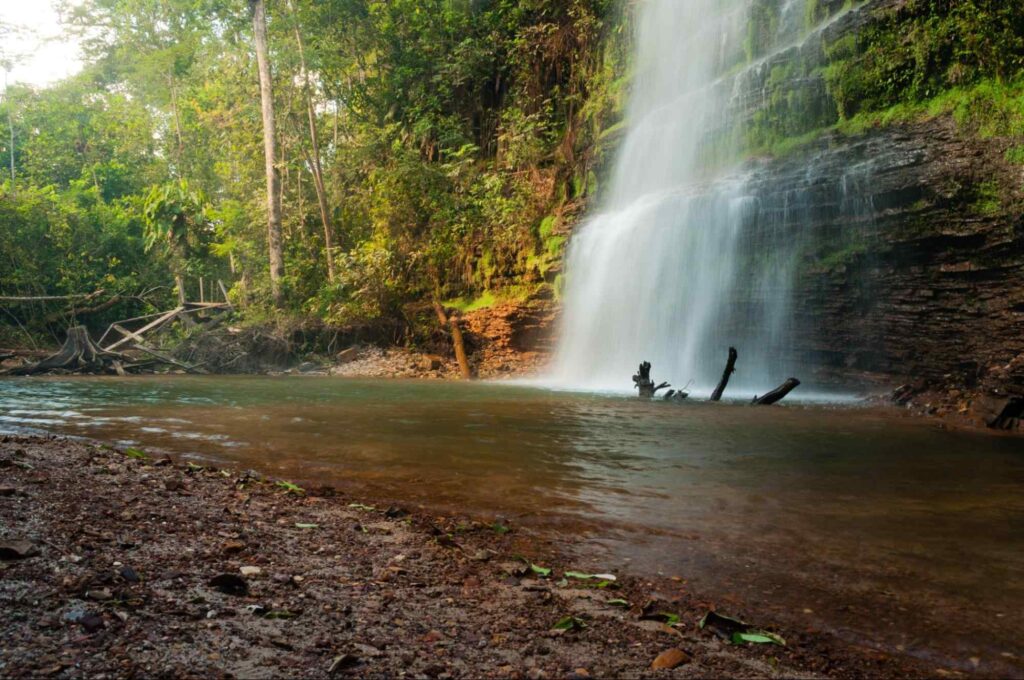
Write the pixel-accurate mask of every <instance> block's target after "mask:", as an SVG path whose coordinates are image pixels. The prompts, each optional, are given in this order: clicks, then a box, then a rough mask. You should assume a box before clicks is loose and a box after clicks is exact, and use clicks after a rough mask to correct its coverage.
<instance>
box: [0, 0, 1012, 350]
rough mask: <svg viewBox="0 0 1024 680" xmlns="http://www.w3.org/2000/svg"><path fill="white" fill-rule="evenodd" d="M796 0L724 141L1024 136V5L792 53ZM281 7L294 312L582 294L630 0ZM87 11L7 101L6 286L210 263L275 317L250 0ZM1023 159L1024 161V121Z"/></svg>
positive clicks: (808, 41) (778, 15)
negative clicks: (72, 48) (915, 126)
mask: <svg viewBox="0 0 1024 680" xmlns="http://www.w3.org/2000/svg"><path fill="white" fill-rule="evenodd" d="M737 4H739V3H737ZM783 4H784V3H782V2H781V0H753V1H752V2H751V3H750V8H751V14H750V16H749V21H748V24H749V26H748V28H749V30H748V31H747V39H746V41H745V44H744V45H743V49H742V50H740V49H737V50H735V55H734V56H730V57H729V59H730V60H732V61H730V63H728V64H724V65H723V70H726V71H729V72H730V73H743V74H751V73H752V74H754V75H756V77H758V78H762V79H763V82H759V83H757V85H758V86H759V87H760V91H761V93H762V100H761V104H760V106H759V107H757V108H756V109H755V110H753V111H752V112H751V114H750V116H749V117H748V118H745V119H744V120H742V121H740V124H739V125H738V126H737V129H735V130H726V131H724V132H722V134H727V135H734V136H735V137H736V139H737V140H738V142H739V143H738V144H709V147H721V148H724V149H727V150H729V152H730V153H731V152H733V151H736V152H738V153H740V154H742V155H744V156H748V155H752V154H765V153H768V154H779V153H785V152H787V151H789V150H792V149H794V148H797V147H799V146H800V145H801V144H803V143H805V142H807V141H808V140H811V139H813V138H815V137H816V136H817V135H818V134H820V133H821V132H822V131H824V130H834V129H837V128H838V129H840V130H843V131H847V132H860V131H862V130H864V129H866V128H868V127H870V126H873V125H879V124H887V123H890V122H895V121H906V120H913V119H914V118H915V117H919V116H932V115H939V114H947V113H952V114H953V115H954V116H955V117H956V119H957V120H958V121H959V122H960V123H961V124H962V126H963V128H964V129H965V130H968V131H969V132H971V133H972V134H980V135H984V136H1013V135H1024V80H1022V78H1021V73H1022V71H1024V3H1019V2H1005V0H907V2H902V3H896V4H895V5H893V6H891V8H890V9H888V10H885V11H882V12H878V13H876V15H875V16H874V17H873V19H872V20H871V21H870V22H867V23H861V24H858V28H857V30H841V31H823V32H818V31H817V30H816V27H819V26H821V25H823V23H827V22H829V21H830V19H832V18H836V17H840V15H841V14H843V13H847V12H853V11H856V10H857V9H858V8H861V7H863V6H864V4H863V3H862V2H854V1H853V0H811V1H809V2H808V3H807V5H806V9H807V12H806V18H805V20H806V36H805V39H804V41H803V43H802V44H801V47H800V49H799V50H798V51H796V52H793V51H787V52H784V53H783V55H782V56H783V57H784V58H778V59H775V58H772V54H771V52H772V50H776V48H777V47H778V46H775V45H774V44H773V40H774V36H776V35H777V34H778V29H779V25H780V24H779V22H780V21H782V7H783ZM267 6H268V12H269V42H270V58H271V63H272V67H273V71H274V105H275V108H276V118H277V129H276V130H275V131H274V132H275V135H276V138H277V140H278V146H279V149H280V158H279V159H278V168H279V171H280V174H281V177H282V180H283V182H282V189H281V198H282V203H283V206H284V211H283V212H284V224H283V231H284V248H285V272H286V275H285V279H284V289H285V300H286V303H285V304H286V307H287V309H288V311H290V312H295V313H306V314H313V315H316V316H318V317H321V318H324V319H326V320H328V321H330V322H332V323H337V324H347V323H360V324H367V323H369V324H372V323H375V322H377V321H382V320H383V321H388V322H389V323H390V322H394V321H395V320H398V321H400V322H402V323H407V322H408V321H409V319H410V316H409V315H410V312H409V309H410V303H411V302H415V301H422V300H424V299H425V298H429V297H430V296H432V295H436V294H440V295H441V296H443V297H444V298H446V299H448V300H450V301H451V302H452V304H456V305H458V306H462V307H464V308H473V307H478V306H480V305H484V304H490V303H493V302H494V301H496V300H499V299H501V297H502V296H507V295H517V296H526V295H548V296H550V295H557V289H558V285H559V282H560V277H559V275H558V267H557V266H556V264H557V263H558V262H559V261H560V258H561V254H562V250H563V247H564V243H565V227H566V225H567V224H568V223H569V222H570V221H571V220H572V219H574V218H575V216H576V214H577V213H578V209H579V207H580V203H581V201H582V199H585V198H586V197H587V196H588V195H590V194H593V192H594V191H595V189H596V187H597V185H598V184H599V183H600V179H601V177H602V172H601V169H602V167H603V165H604V161H605V160H606V159H607V157H608V153H607V152H608V150H609V148H610V147H611V146H612V143H613V142H614V140H615V139H616V138H617V136H618V135H617V134H616V133H617V132H618V131H619V130H620V129H621V116H622V111H623V108H624V99H625V92H626V83H627V82H628V68H629V64H628V61H629V58H628V54H629V52H630V44H629V43H630V36H631V35H632V27H631V15H630V12H631V11H632V6H631V5H629V4H628V3H623V2H619V1H617V0H388V1H383V0H269V1H268V3H267ZM73 17H74V25H75V26H76V27H77V30H80V31H81V32H82V34H83V35H84V36H85V38H86V44H87V51H88V66H87V68H86V69H85V71H84V72H82V73H81V74H79V75H78V76H76V77H74V78H72V79H69V80H67V81H65V82H62V83H60V84H58V85H56V86H53V87H50V88H46V89H38V90H36V89H31V88H25V87H12V88H11V89H10V90H9V91H8V92H7V93H6V96H5V97H4V100H3V102H2V104H0V121H7V120H8V118H9V119H10V121H11V122H12V124H13V128H14V133H15V143H14V148H13V150H12V149H10V148H9V145H8V142H7V141H6V135H2V136H0V138H3V139H2V141H0V155H2V156H3V158H4V159H5V160H6V159H7V158H8V156H9V154H11V153H13V156H14V165H15V169H16V177H15V179H14V180H13V181H12V180H11V179H10V178H7V179H6V180H4V182H3V184H0V295H43V294H46V295H61V294H71V293H88V292H92V291H95V290H99V289H102V290H104V291H105V296H106V297H108V296H111V295H117V296H118V298H117V299H116V300H115V301H114V302H113V303H112V304H110V305H107V306H104V307H102V308H101V309H89V308H87V309H85V310H79V312H78V315H79V317H80V320H82V321H85V322H88V323H89V324H91V325H93V326H101V325H103V324H105V323H107V322H109V321H110V320H113V319H116V318H123V317H125V316H128V315H131V314H134V313H144V312H149V311H152V310H153V309H154V308H163V307H166V306H168V305H170V304H171V303H172V302H173V300H174V297H175V291H174V281H175V278H176V277H180V278H181V280H182V281H183V282H184V286H185V288H186V291H187V292H188V294H189V297H195V296H196V288H197V279H198V277H200V276H202V277H204V278H206V279H207V280H210V279H221V280H223V281H224V282H225V284H226V285H227V287H228V288H230V289H231V291H232V292H231V294H232V296H233V298H234V299H235V300H236V301H243V302H246V303H247V307H248V309H250V310H252V312H251V313H253V314H261V313H262V310H263V309H265V308H266V307H268V306H269V301H270V299H271V296H270V295H269V280H268V257H267V236H266V230H267V229H266V212H267V208H266V195H265V188H264V158H263V147H262V139H261V125H262V123H261V116H260V101H259V85H258V80H257V75H256V64H255V58H254V54H253V47H252V25H251V21H250V15H249V12H248V3H246V2H242V1H241V0H159V1H156V0H85V1H84V2H83V3H81V4H80V5H75V8H74V14H73ZM737 47H738V46H737ZM761 60H768V61H766V62H765V63H767V64H768V67H767V68H761V67H760V66H759V64H760V63H761ZM733 62H735V63H733ZM740 62H743V63H740ZM755 67H756V68H755ZM745 77H746V75H745ZM310 111H312V112H313V114H312V119H313V124H314V125H315V129H316V132H317V134H318V137H319V144H318V150H319V157H318V158H314V154H315V153H316V151H315V150H314V145H313V143H312V134H311V133H312V131H311V129H310V115H309V112H310ZM713 160H714V162H721V163H727V162H733V161H735V160H736V159H735V158H733V157H731V156H730V157H728V158H721V159H713ZM1007 160H1009V161H1010V162H1016V163H1024V144H1021V145H1017V146H1014V147H1013V148H1011V149H1010V150H1009V151H1008V152H1007ZM317 161H319V165H321V166H322V169H323V171H322V175H323V179H324V182H323V183H324V189H325V191H324V192H323V193H324V194H325V196H323V197H322V198H323V199H324V203H325V205H326V219H325V217H324V215H322V214H321V210H320V203H319V202H318V198H321V197H320V196H318V192H317V185H316V182H315V181H314V168H315V167H316V165H317ZM325 223H326V224H325ZM325 233H326V234H329V235H330V236H331V240H332V241H333V243H334V248H333V249H332V252H333V256H334V261H335V263H336V269H337V275H336V276H335V277H334V280H333V281H332V280H329V277H328V271H327V262H326V256H325V250H324V248H325V246H324V244H325ZM92 306H93V307H95V306H96V305H92ZM54 309H55V306H53V305H43V304H32V305H15V306H8V307H5V308H4V311H3V315H4V320H3V321H0V325H3V327H4V328H8V329H14V330H13V331H12V332H15V333H19V334H24V333H28V334H33V333H38V332H40V331H43V330H46V329H56V328H59V327H60V326H61V325H63V324H64V323H67V322H68V321H69V318H67V315H66V314H65V315H56V316H55V315H54V314H53V311H54ZM22 327H24V328H22ZM5 332H6V331H5ZM0 339H2V338H0Z"/></svg>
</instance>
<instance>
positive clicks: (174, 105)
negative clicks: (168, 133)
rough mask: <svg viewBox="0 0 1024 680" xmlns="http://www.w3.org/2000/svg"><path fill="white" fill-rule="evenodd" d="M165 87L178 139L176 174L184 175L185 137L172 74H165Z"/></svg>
mask: <svg viewBox="0 0 1024 680" xmlns="http://www.w3.org/2000/svg"><path fill="white" fill-rule="evenodd" d="M167 87H168V88H169V89H170V91H171V111H172V113H173V114H174V133H175V137H176V138H177V140H178V149H177V151H178V153H177V156H178V174H179V175H184V168H183V167H182V157H183V156H184V155H185V137H184V135H182V132H181V113H180V112H179V111H178V89H177V87H176V86H175V84H174V76H173V75H172V74H168V75H167Z"/></svg>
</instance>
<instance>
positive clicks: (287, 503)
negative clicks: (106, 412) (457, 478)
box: [0, 436, 943, 678]
mask: <svg viewBox="0 0 1024 680" xmlns="http://www.w3.org/2000/svg"><path fill="white" fill-rule="evenodd" d="M0 471H2V482H0V516H2V517H3V520H4V521H3V523H2V525H0V526H2V528H0V557H2V558H3V560H2V561H0V575H2V577H0V602H2V607H3V610H4V612H5V614H6V615H5V616H4V618H3V623H2V624H0V650H2V651H0V675H3V676H5V677H26V676H37V675H45V676H50V677H81V676H100V675H105V676H115V677H130V676H153V675H164V674H174V675H203V676H215V677H282V676H287V677H346V676H358V677H417V678H434V677H436V678H447V677H530V678H567V677H575V678H585V677H591V676H592V677H608V676H617V677H641V676H658V677H662V676H664V677H667V676H673V675H674V676H676V677H707V676H719V677H721V676H730V677H811V676H828V677H869V676H874V677H891V676H893V675H901V676H925V675H933V674H935V673H937V672H940V671H942V670H943V669H935V668H931V667H922V666H920V665H919V664H918V663H917V662H915V661H913V660H910V659H906V658H898V657H891V656H888V655H886V654H883V653H880V652H877V651H873V650H867V649H865V648H859V647H854V646H851V645H849V644H848V643H843V642H841V641H839V640H838V639H835V638H832V637H830V636H828V635H827V634H822V633H811V632H808V631H802V630H792V629H788V628H787V627H785V626H776V625H773V622H771V621H756V623H757V624H758V627H761V628H764V629H765V630H768V631H771V632H772V633H775V634H779V635H781V636H782V637H783V638H785V642H786V645H785V646H780V645H777V644H772V643H767V644H731V643H730V642H729V641H727V640H724V639H722V637H723V636H725V637H730V636H731V635H732V632H735V631H729V630H728V628H729V627H730V626H731V625H732V624H729V623H722V622H718V623H717V624H714V622H712V625H708V626H707V627H705V629H703V630H702V629H701V628H700V627H699V625H698V621H699V620H700V619H701V617H702V616H704V614H706V613H707V612H708V611H709V610H712V609H714V606H713V604H712V603H708V602H705V601H703V600H702V599H701V598H700V597H699V596H698V595H695V594H692V593H689V592H687V591H686V590H685V589H681V588H679V584H678V583H675V582H673V581H671V580H668V579H666V580H665V582H664V583H659V582H651V581H644V580H639V579H636V578H631V577H630V576H628V575H623V574H617V575H614V576H615V578H614V580H613V579H612V577H610V576H599V577H596V578H582V576H585V574H577V575H574V574H572V573H569V572H571V571H572V570H573V569H574V568H575V569H577V570H579V571H580V572H586V571H588V570H596V569H597V568H599V565H588V564H573V563H568V562H567V558H566V557H565V556H564V555H565V552H564V551H562V550H560V549H559V548H558V547H557V546H555V545H552V544H546V543H544V542H543V541H539V540H536V538H531V537H530V536H528V535H526V532H522V533H521V532H520V531H518V530H516V528H515V527H509V526H507V524H506V523H501V522H497V523H481V522H478V521H473V520H472V519H466V518H459V517H437V516H435V515H432V514H430V513H429V512H426V511H422V510H413V511H412V512H409V511H407V510H405V509H402V508H398V507H389V508H384V507H374V506H373V505H372V504H368V503H367V502H366V501H365V499H364V501H363V502H358V501H355V500H354V499H350V498H345V497H343V496H341V495H339V494H338V493H337V492H336V491H335V490H333V489H330V488H323V489H306V490H300V489H299V488H298V487H295V486H294V485H292V484H290V483H288V482H285V481H280V480H277V481H275V480H269V479H264V478H262V477H261V476H260V475H259V474H258V473H255V472H252V471H248V472H238V471H231V470H221V469H215V468H211V467H198V466H196V465H194V464H188V465H181V464H178V463H176V462H174V461H172V460H169V459H164V458H158V457H155V456H151V455H149V454H147V453H145V452H143V451H139V450H136V449H126V450H123V451H122V450H116V449H113V448H110V447H106V446H100V445H96V444H91V443H86V442H80V441H72V440H67V439H62V438H55V437H50V438H38V437H15V436H7V437H4V438H3V439H2V440H0ZM519 555H525V556H526V558H521V557H518V556H519ZM548 570H550V571H548ZM732 607H733V608H732V609H731V610H730V611H728V612H720V613H727V614H733V615H739V616H745V615H749V618H750V620H752V621H754V620H756V616H755V615H754V613H753V612H745V611H743V608H742V607H741V606H738V605H735V604H734V605H732ZM671 668H675V670H674V671H672V670H668V669H671Z"/></svg>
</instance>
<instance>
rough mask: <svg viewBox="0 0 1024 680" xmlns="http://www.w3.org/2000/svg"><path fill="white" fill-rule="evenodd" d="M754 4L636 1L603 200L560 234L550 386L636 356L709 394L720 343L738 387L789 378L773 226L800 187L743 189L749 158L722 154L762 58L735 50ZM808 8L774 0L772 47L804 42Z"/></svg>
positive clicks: (613, 371) (787, 315)
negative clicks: (744, 162) (628, 81)
mask: <svg viewBox="0 0 1024 680" xmlns="http://www.w3.org/2000/svg"><path fill="white" fill-rule="evenodd" d="M752 4H753V2H752V0H735V1H734V2H725V1H723V0H650V1H649V2H648V4H647V5H646V6H645V7H644V8H643V9H642V10H641V11H642V16H641V18H640V24H639V33H638V35H637V44H638V54H637V57H636V58H637V65H636V77H635V83H634V90H633V93H632V99H631V102H630V106H629V109H628V112H627V125H628V133H627V136H626V138H625V140H624V141H623V144H622V147H621V149H620V151H619V157H618V160H617V164H616V167H615V169H614V173H613V175H612V178H611V186H610V187H609V190H608V191H607V192H606V194H605V195H604V198H603V203H602V206H603V207H602V209H601V211H600V212H599V214H597V215H595V216H593V217H592V218H591V219H590V220H589V221H588V222H587V223H586V224H585V225H584V226H583V227H582V229H581V230H580V231H579V232H578V233H577V235H576V236H574V238H573V241H572V243H571V244H570V249H569V254H568V259H567V269H566V271H567V279H566V290H565V308H564V315H563V320H562V323H563V326H562V329H561V334H560V340H559V347H558V351H557V354H556V358H555V363H554V372H555V379H556V380H557V381H558V382H559V383H561V384H563V385H570V386H579V387H588V388H610V389H623V388H626V387H628V386H629V376H630V375H631V374H632V373H633V372H634V371H635V369H636V365H637V364H638V363H639V362H640V361H641V360H648V361H650V362H652V364H653V365H654V372H653V374H654V377H655V378H656V379H658V380H663V379H664V380H669V381H671V382H672V383H673V384H674V385H676V386H682V385H683V384H685V383H687V381H689V380H693V381H694V389H695V390H696V391H697V392H698V393H699V392H706V391H710V390H711V389H712V388H713V386H714V385H715V383H716V382H717V380H718V377H719V376H720V375H721V371H722V367H723V365H724V361H725V358H726V354H727V351H728V347H729V346H730V345H735V346H736V347H737V348H738V349H739V351H740V362H739V370H738V371H737V373H736V376H735V378H734V382H733V386H734V387H736V388H743V389H750V390H761V391H764V390H765V389H767V388H769V387H771V386H774V385H775V384H777V383H779V382H781V381H782V380H783V379H785V378H786V377H788V373H789V371H790V370H791V368H792V365H791V364H790V363H789V360H788V359H786V358H784V357H785V356H786V352H785V345H786V343H787V340H788V337H789V332H790V328H791V324H792V318H791V317H792V315H793V312H792V287H793V286H792V279H793V272H794V268H795V264H796V261H797V258H798V255H799V248H797V247H796V245H795V244H792V245H791V246H789V247H787V244H786V239H787V238H788V236H787V235H786V234H785V233H784V232H783V231H782V226H784V225H786V224H790V223H791V222H792V220H793V219H794V216H793V213H794V211H798V210H800V209H802V205H803V203H804V201H803V200H802V196H803V194H800V192H799V191H798V192H797V193H798V194H800V195H792V196H791V194H790V193H787V192H786V191H781V192H778V193H777V194H775V195H773V196H774V197H773V198H772V199H771V200H768V201H766V199H765V198H764V197H762V196H759V195H758V194H757V193H756V192H754V191H752V190H751V189H750V185H751V183H752V181H754V180H755V175H756V171H755V170H750V169H748V170H743V171H740V170H738V169H736V167H732V168H730V167H729V166H728V165H727V164H728V163H729V162H730V160H732V159H735V157H736V154H737V152H738V151H740V150H741V149H739V135H741V134H742V124H741V121H740V120H739V116H741V115H743V112H744V111H749V109H750V108H751V104H750V102H749V101H746V100H749V99H750V98H751V97H752V95H751V88H750V86H749V83H748V80H749V79H750V77H751V74H754V73H757V72H758V69H763V68H764V67H765V64H766V63H767V60H766V58H765V59H761V60H758V61H751V60H750V59H749V58H748V56H747V54H746V52H745V50H744V40H745V38H746V36H747V35H748V24H749V19H750V17H749V13H750V9H751V5H752ZM805 5H806V0H779V2H778V18H779V19H778V21H777V29H775V30H776V31H777V35H776V36H774V38H773V39H772V44H771V45H769V46H768V47H769V48H770V49H774V50H775V52H774V54H778V53H780V52H782V51H785V50H796V49H799V45H800V41H802V40H805V39H806V33H805V25H804V23H805V22H804V17H805V10H806V7H805ZM772 54H773V53H772V52H770V51H769V52H768V55H769V56H771V55H772ZM757 92H758V90H757V89H756V87H755V88H754V95H753V97H756V96H757ZM753 106H754V107H756V106H757V102H754V104H753ZM766 203H772V204H771V205H766ZM752 225H753V226H756V229H752V228H751V226H752ZM777 227H778V228H777ZM750 234H757V236H756V237H751V236H750ZM751 238H754V239H755V240H754V242H751V241H750V239H751ZM743 239H747V240H746V242H743V243H741V240H743Z"/></svg>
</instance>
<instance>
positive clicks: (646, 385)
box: [633, 361, 671, 399]
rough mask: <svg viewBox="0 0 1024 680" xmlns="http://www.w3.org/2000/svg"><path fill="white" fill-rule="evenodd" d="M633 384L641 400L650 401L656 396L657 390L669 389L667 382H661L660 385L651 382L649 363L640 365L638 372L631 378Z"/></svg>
mask: <svg viewBox="0 0 1024 680" xmlns="http://www.w3.org/2000/svg"><path fill="white" fill-rule="evenodd" d="M633 384H634V385H636V388H637V389H638V390H640V398H641V399H650V398H652V397H653V396H654V395H655V394H657V392H658V390H663V389H665V388H666V387H671V385H669V384H668V383H667V382H663V383H661V384H660V385H655V384H654V381H653V380H651V362H649V361H645V362H643V363H642V364H640V370H639V371H637V374H636V375H634V376H633Z"/></svg>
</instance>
